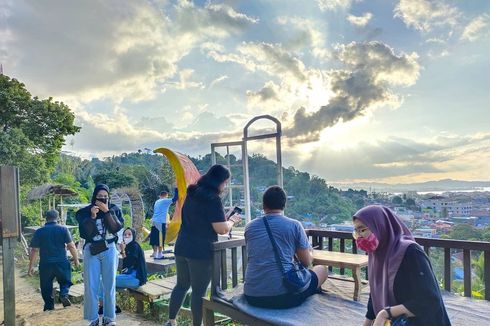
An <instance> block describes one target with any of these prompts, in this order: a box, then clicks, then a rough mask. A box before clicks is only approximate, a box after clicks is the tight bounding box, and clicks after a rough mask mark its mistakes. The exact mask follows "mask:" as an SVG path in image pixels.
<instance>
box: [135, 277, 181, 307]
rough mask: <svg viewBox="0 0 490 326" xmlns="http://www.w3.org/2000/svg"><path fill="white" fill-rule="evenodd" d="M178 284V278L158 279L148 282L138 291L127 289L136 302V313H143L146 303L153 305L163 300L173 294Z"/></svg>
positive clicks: (137, 289)
mask: <svg viewBox="0 0 490 326" xmlns="http://www.w3.org/2000/svg"><path fill="white" fill-rule="evenodd" d="M176 282H177V277H176V276H172V277H167V278H164V279H156V280H153V281H148V282H147V283H146V284H145V285H142V286H140V287H139V288H136V289H127V291H128V294H129V295H131V296H132V297H134V299H135V300H136V312H137V313H143V310H144V302H149V303H150V304H153V303H154V302H156V301H159V300H161V299H163V298H164V297H165V296H166V295H169V294H170V293H172V290H173V289H174V287H175V283H176Z"/></svg>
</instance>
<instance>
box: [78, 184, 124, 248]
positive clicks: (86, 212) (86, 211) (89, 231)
mask: <svg viewBox="0 0 490 326" xmlns="http://www.w3.org/2000/svg"><path fill="white" fill-rule="evenodd" d="M101 190H105V191H107V193H108V194H109V187H108V186H107V185H105V184H99V185H97V186H95V189H94V192H93V193H92V199H91V201H90V205H87V206H85V207H83V208H81V209H79V210H78V211H77V213H76V219H77V221H78V225H79V230H80V237H82V238H84V239H86V240H88V241H90V240H91V239H92V237H93V236H94V234H93V229H94V227H93V226H89V227H87V224H91V223H86V222H91V221H92V219H91V216H92V213H91V212H90V210H91V209H92V207H93V206H94V205H95V201H96V200H97V194H98V193H99V191H101ZM107 206H108V207H109V210H110V211H111V213H113V214H114V215H115V216H116V217H117V218H118V219H119V221H121V223H124V219H123V218H122V213H121V210H120V209H119V207H117V205H114V204H111V202H110V200H109V202H108V203H107ZM97 218H103V213H102V212H101V211H99V213H98V214H97ZM87 219H88V221H87Z"/></svg>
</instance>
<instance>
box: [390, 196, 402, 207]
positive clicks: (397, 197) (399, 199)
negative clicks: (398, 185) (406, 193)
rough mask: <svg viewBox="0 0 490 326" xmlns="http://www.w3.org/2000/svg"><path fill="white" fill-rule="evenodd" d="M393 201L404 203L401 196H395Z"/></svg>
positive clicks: (394, 202)
mask: <svg viewBox="0 0 490 326" xmlns="http://www.w3.org/2000/svg"><path fill="white" fill-rule="evenodd" d="M391 201H392V203H393V204H395V205H401V204H403V199H402V197H400V196H395V197H393V199H392V200H391Z"/></svg>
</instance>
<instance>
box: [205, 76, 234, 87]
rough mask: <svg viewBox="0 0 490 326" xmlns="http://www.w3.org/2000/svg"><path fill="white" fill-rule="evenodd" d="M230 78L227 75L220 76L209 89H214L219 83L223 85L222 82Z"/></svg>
mask: <svg viewBox="0 0 490 326" xmlns="http://www.w3.org/2000/svg"><path fill="white" fill-rule="evenodd" d="M228 78H230V77H228V76H227V75H223V76H219V77H218V78H216V79H214V80H213V81H212V82H211V84H209V88H212V87H214V86H215V85H216V84H218V83H221V82H222V81H224V80H226V79H228Z"/></svg>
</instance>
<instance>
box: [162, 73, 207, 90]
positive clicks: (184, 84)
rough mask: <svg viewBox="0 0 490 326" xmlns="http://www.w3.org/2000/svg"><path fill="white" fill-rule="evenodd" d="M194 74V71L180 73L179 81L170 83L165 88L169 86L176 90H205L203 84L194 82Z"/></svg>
mask: <svg viewBox="0 0 490 326" xmlns="http://www.w3.org/2000/svg"><path fill="white" fill-rule="evenodd" d="M193 74H194V70H193V69H183V70H180V71H179V80H178V81H175V82H174V81H170V82H167V83H165V86H169V87H172V88H175V89H181V90H182V89H195V88H198V89H203V88H204V84H203V83H201V82H196V81H192V80H191V77H192V75H193Z"/></svg>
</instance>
